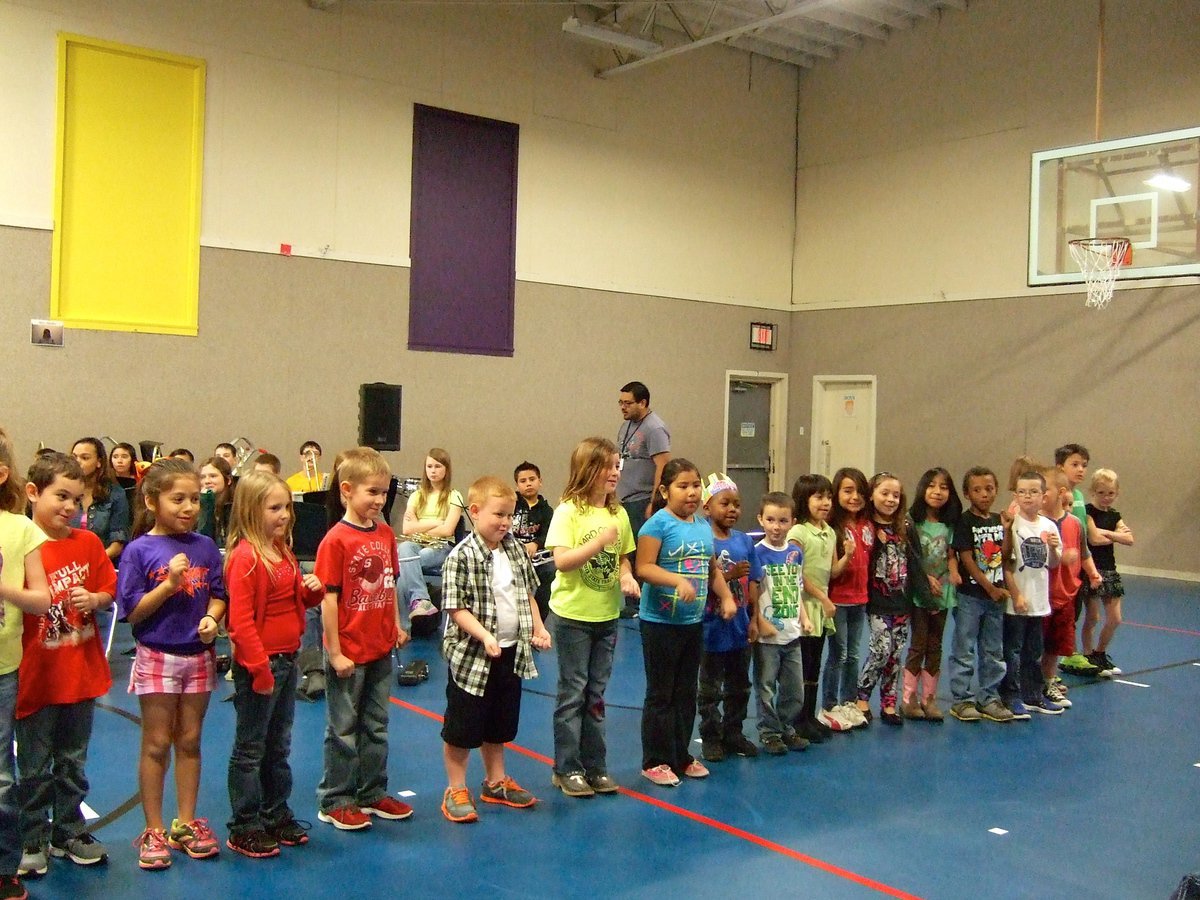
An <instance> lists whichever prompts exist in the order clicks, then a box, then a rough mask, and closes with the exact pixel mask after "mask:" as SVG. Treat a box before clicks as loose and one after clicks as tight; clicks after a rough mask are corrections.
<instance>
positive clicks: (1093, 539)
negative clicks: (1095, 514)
mask: <svg viewBox="0 0 1200 900" xmlns="http://www.w3.org/2000/svg"><path fill="white" fill-rule="evenodd" d="M1087 542H1088V543H1089V544H1091V545H1092V546H1093V547H1107V546H1108V545H1109V544H1111V543H1112V532H1111V531H1105V530H1104V529H1103V528H1097V527H1096V521H1095V519H1093V518H1092V517H1091V516H1088V517H1087Z"/></svg>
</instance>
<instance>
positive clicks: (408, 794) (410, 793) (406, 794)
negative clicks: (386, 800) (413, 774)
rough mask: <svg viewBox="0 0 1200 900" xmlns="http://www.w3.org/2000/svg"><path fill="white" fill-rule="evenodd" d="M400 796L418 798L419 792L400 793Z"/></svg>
mask: <svg viewBox="0 0 1200 900" xmlns="http://www.w3.org/2000/svg"><path fill="white" fill-rule="evenodd" d="M399 796H401V797H415V796H417V792H416V791H400V792H399Z"/></svg>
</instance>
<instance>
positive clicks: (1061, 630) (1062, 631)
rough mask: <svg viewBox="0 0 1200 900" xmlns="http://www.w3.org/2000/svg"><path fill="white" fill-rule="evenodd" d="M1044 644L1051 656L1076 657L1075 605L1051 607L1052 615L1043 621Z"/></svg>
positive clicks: (1067, 604)
mask: <svg viewBox="0 0 1200 900" xmlns="http://www.w3.org/2000/svg"><path fill="white" fill-rule="evenodd" d="M1042 643H1043V646H1044V649H1045V652H1046V653H1049V654H1050V655H1051V656H1074V655H1075V604H1074V603H1070V602H1068V603H1066V604H1064V605H1062V606H1054V605H1053V604H1051V606H1050V615H1048V616H1046V618H1044V619H1042Z"/></svg>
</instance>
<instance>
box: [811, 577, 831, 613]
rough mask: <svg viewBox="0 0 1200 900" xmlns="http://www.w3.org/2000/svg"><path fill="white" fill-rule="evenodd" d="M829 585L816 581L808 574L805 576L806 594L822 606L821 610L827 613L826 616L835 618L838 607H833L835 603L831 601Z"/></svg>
mask: <svg viewBox="0 0 1200 900" xmlns="http://www.w3.org/2000/svg"><path fill="white" fill-rule="evenodd" d="M828 589H829V585H828V584H826V585H822V584H821V583H820V582H819V581H814V580H813V579H811V578H809V577H808V575H807V574H806V575H805V576H804V593H806V594H808V596H810V597H813V598H815V599H816V600H817V602H818V603H820V604H821V609H823V610H824V611H825V615H827V616H833V615H834V614H835V613H837V607H836V606H834V605H833V601H832V600H830V599H829V590H828Z"/></svg>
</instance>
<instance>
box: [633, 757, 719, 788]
mask: <svg viewBox="0 0 1200 900" xmlns="http://www.w3.org/2000/svg"><path fill="white" fill-rule="evenodd" d="M702 768H703V767H702ZM705 771H706V772H707V770H705ZM642 777H643V778H649V779H650V780H651V781H653V782H654V783H655V784H657V785H661V786H662V787H675V785H677V784H679V777H678V776H677V775H676V774H675V773H674V772H672V771H671V767H670V766H668V765H667V764H666V763H663V764H662V765H661V766H654V767H653V768H650V769H642Z"/></svg>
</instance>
